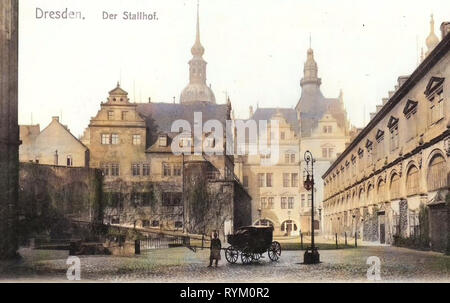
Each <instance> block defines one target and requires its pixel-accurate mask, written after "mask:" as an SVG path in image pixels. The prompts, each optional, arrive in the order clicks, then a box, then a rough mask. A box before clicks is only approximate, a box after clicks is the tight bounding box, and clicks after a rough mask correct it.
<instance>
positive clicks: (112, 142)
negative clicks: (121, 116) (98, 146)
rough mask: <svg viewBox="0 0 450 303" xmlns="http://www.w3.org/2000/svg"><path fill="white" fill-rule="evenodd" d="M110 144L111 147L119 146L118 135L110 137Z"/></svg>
mask: <svg viewBox="0 0 450 303" xmlns="http://www.w3.org/2000/svg"><path fill="white" fill-rule="evenodd" d="M111 144H113V145H117V144H119V135H118V134H112V135H111Z"/></svg>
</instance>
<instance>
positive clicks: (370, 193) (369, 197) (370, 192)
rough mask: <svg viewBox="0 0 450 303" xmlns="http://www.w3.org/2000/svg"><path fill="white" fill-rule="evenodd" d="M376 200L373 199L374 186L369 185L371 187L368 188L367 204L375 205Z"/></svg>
mask: <svg viewBox="0 0 450 303" xmlns="http://www.w3.org/2000/svg"><path fill="white" fill-rule="evenodd" d="M374 202H375V201H374V199H373V185H372V184H369V187H368V188H367V203H368V204H371V203H374Z"/></svg>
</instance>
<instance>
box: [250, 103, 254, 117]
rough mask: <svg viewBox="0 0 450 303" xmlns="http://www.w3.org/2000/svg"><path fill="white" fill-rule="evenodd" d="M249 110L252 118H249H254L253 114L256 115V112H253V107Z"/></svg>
mask: <svg viewBox="0 0 450 303" xmlns="http://www.w3.org/2000/svg"><path fill="white" fill-rule="evenodd" d="M249 109H250V117H249V118H251V117H253V114H254V112H253V106H251V105H250V108H249Z"/></svg>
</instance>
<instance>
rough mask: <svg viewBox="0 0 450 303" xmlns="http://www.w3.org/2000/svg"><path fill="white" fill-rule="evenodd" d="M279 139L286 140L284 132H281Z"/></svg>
mask: <svg viewBox="0 0 450 303" xmlns="http://www.w3.org/2000/svg"><path fill="white" fill-rule="evenodd" d="M280 139H281V140H285V139H286V134H285V133H284V132H281V134H280Z"/></svg>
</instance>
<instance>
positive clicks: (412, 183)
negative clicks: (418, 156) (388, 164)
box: [405, 161, 420, 196]
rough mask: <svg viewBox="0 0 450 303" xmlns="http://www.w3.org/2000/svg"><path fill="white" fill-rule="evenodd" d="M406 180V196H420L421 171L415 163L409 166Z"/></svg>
mask: <svg viewBox="0 0 450 303" xmlns="http://www.w3.org/2000/svg"><path fill="white" fill-rule="evenodd" d="M411 162H412V161H411ZM411 162H410V163H411ZM405 179H406V180H405V182H406V195H407V196H412V195H416V194H418V193H419V191H420V171H419V169H418V167H417V166H416V165H415V164H414V163H411V164H408V166H407V169H406V178H405Z"/></svg>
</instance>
